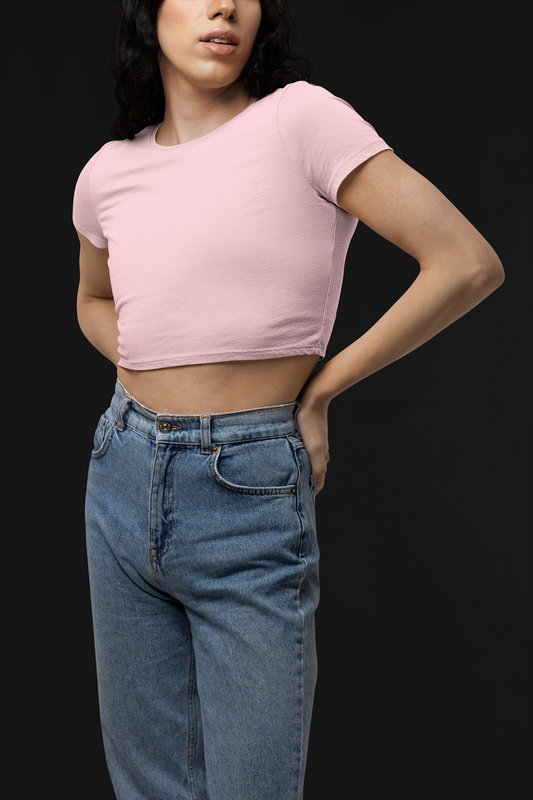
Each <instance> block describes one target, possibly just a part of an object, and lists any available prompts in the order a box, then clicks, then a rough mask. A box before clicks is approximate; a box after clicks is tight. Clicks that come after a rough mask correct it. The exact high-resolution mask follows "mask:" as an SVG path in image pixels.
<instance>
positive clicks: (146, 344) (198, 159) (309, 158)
mask: <svg viewBox="0 0 533 800" xmlns="http://www.w3.org/2000/svg"><path fill="white" fill-rule="evenodd" d="M159 124H160V123H159ZM159 124H157V125H150V126H148V127H146V128H144V129H143V130H142V131H141V132H140V133H138V134H137V135H136V136H135V138H134V139H133V140H129V139H124V140H117V141H110V142H107V143H106V144H104V145H103V146H102V147H101V148H100V150H98V152H96V153H95V154H94V155H93V156H92V158H91V159H90V160H89V161H88V162H87V164H86V165H85V167H84V168H83V170H82V171H81V173H80V176H79V178H78V181H77V183H76V187H75V190H74V201H73V216H72V218H73V222H74V226H75V228H76V229H77V230H78V231H79V232H80V233H82V234H83V235H84V236H86V237H87V238H88V239H89V240H90V241H91V242H92V243H93V244H94V245H96V247H100V248H106V247H107V248H109V260H108V264H109V272H110V279H111V286H112V289H113V297H114V300H115V307H116V311H117V314H118V328H119V354H120V360H119V362H118V363H119V365H120V366H122V367H126V368H128V369H134V370H143V369H158V368H161V367H172V366H179V365H181V364H205V363H210V362H215V361H239V360H245V359H250V360H252V359H262V358H278V357H280V356H293V355H305V354H319V355H320V359H323V358H324V355H325V353H326V347H327V344H328V341H329V338H330V335H331V331H332V329H333V323H334V320H335V316H336V313H337V307H338V302H339V297H340V291H341V285H342V279H343V273H344V263H345V259H346V253H347V250H348V246H349V244H350V240H351V238H352V236H353V234H354V232H355V228H356V226H357V222H358V220H357V218H356V217H354V216H352V215H351V214H348V213H346V212H345V211H343V210H342V209H341V208H339V206H337V205H336V199H337V189H338V188H339V185H340V184H341V183H342V181H343V179H344V178H345V177H346V176H347V175H348V174H349V173H350V172H351V171H352V170H353V169H354V168H355V167H356V166H357V165H358V164H361V163H362V162H363V161H366V160H367V159H368V158H370V157H371V156H373V155H375V154H376V153H379V152H380V151H381V150H391V149H392V148H390V147H389V146H388V145H387V144H385V142H384V141H383V139H381V138H380V137H379V136H378V135H377V133H376V131H375V130H374V128H373V127H372V126H371V125H370V124H369V123H368V122H365V120H363V119H362V117H360V116H359V114H357V112H356V111H355V110H354V109H353V108H352V106H351V105H349V103H347V102H346V101H345V100H342V99H341V98H339V97H336V96H335V95H333V94H332V93H331V92H329V91H328V90H327V89H325V88H323V87H322V86H317V85H314V84H310V83H307V82H306V81H297V82H296V83H290V84H287V85H286V86H284V87H283V88H279V89H277V90H276V91H274V92H272V93H271V94H269V95H267V96H266V97H263V98H262V99H261V100H258V101H256V102H254V103H252V105H251V106H248V107H247V108H246V109H245V110H244V111H242V112H241V113H240V114H238V115H237V116H236V117H233V119H231V120H229V121H228V122H226V123H224V124H223V125H221V126H220V127H218V128H216V129H215V130H214V131H212V132H211V133H208V134H206V135H205V136H200V137H199V138H197V139H194V140H192V141H190V142H185V143H183V144H178V145H174V146H168V147H167V146H163V145H160V144H158V143H157V142H156V140H155V134H156V132H157V129H158V127H159Z"/></svg>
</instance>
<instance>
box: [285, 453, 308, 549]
mask: <svg viewBox="0 0 533 800" xmlns="http://www.w3.org/2000/svg"><path fill="white" fill-rule="evenodd" d="M287 441H288V442H289V446H290V448H291V452H292V455H293V458H294V461H295V463H296V469H297V471H298V477H297V478H296V513H297V514H298V519H299V520H300V538H299V541H298V558H302V551H303V544H304V535H305V521H304V518H303V516H302V514H301V513H300V502H301V499H302V498H301V488H300V486H301V480H300V479H301V477H302V471H301V469H300V459H299V458H298V455H297V451H298V450H302V448H303V446H304V445H303V442H302V444H294V443H293V442H291V440H290V439H289V437H287ZM304 560H305V559H304ZM306 563H307V562H306Z"/></svg>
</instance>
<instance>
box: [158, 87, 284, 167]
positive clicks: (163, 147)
mask: <svg viewBox="0 0 533 800" xmlns="http://www.w3.org/2000/svg"><path fill="white" fill-rule="evenodd" d="M277 91H278V90H277V89H276V90H275V91H274V92H271V93H270V94H267V95H265V96H264V97H261V99H260V100H254V102H253V103H250V105H249V106H246V108H244V109H243V110H242V111H239V113H238V114H235V116H234V117H232V118H231V119H228V120H227V122H223V123H222V125H219V126H218V128H215V130H214V131H210V132H209V133H204V135H203V136H197V137H196V139H191V141H190V142H183V143H182V144H159V143H158V142H156V140H155V137H156V134H157V131H158V130H159V128H160V127H161V125H162V124H163V120H161V122H158V123H156V125H154V126H153V127H152V131H151V133H150V145H151V146H152V147H153V148H154V150H159V151H160V152H164V153H168V152H172V151H176V150H177V149H179V150H182V149H183V148H184V147H190V146H191V145H194V144H198V143H199V142H203V141H204V140H205V139H209V138H210V137H211V136H214V135H215V134H216V133H218V132H219V131H221V130H222V128H226V127H227V126H228V125H231V123H232V122H235V120H237V119H240V118H241V117H242V116H243V115H244V114H246V112H247V111H250V109H252V108H255V107H256V106H257V105H258V104H259V103H262V101H263V100H266V99H267V98H268V97H272V95H273V94H275V92H277Z"/></svg>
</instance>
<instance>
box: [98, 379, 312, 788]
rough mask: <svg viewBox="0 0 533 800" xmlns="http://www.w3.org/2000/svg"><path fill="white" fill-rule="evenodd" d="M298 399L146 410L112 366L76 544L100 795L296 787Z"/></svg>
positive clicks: (301, 748)
mask: <svg viewBox="0 0 533 800" xmlns="http://www.w3.org/2000/svg"><path fill="white" fill-rule="evenodd" d="M299 408H300V404H299V403H298V402H296V401H295V402H294V403H287V404H284V405H277V406H266V407H264V408H256V409H248V410H244V411H236V412H233V413H227V414H202V415H191V416H185V415H181V416H177V415H169V414H159V413H156V412H155V411H152V410H150V409H148V408H146V407H145V406H143V405H141V403H139V402H138V401H137V400H135V399H134V398H133V397H131V396H130V395H128V393H127V392H126V390H125V388H124V387H123V385H122V384H121V383H120V381H118V380H117V383H116V389H115V394H114V396H113V398H112V401H111V405H110V407H109V408H108V409H107V411H106V412H105V413H104V414H103V415H102V417H101V418H100V420H99V422H98V426H97V429H96V432H95V435H94V450H93V452H92V454H91V459H90V466H89V474H88V483H87V496H86V525H87V553H88V563H89V578H90V588H91V603H92V613H93V623H94V638H95V650H96V664H97V678H98V693H99V703H100V717H101V723H102V734H103V741H104V747H105V753H106V759H107V764H108V768H109V772H110V775H111V780H112V783H113V786H114V789H115V793H116V796H117V798H118V800H182V799H183V800H185V798H186V799H187V800H302V798H303V783H304V775H305V767H306V758H307V748H308V741H309V731H310V725H311V713H312V707H313V697H314V690H315V684H316V679H317V657H316V646H315V618H314V612H315V609H316V607H317V605H318V602H319V547H318V541H317V535H316V521H315V489H314V486H313V478H312V475H311V462H310V459H309V454H308V453H307V451H306V449H305V447H304V444H303V441H302V437H301V435H300V432H299V430H298V425H297V421H296V415H297V413H298V410H299Z"/></svg>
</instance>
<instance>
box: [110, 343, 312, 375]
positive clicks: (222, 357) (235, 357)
mask: <svg viewBox="0 0 533 800" xmlns="http://www.w3.org/2000/svg"><path fill="white" fill-rule="evenodd" d="M325 353H326V350H325V348H322V347H320V346H319V345H314V346H311V347H287V348H283V349H278V348H275V349H274V348H271V349H261V350H237V351H233V350H227V351H225V352H222V353H194V354H191V355H187V356H183V355H180V356H168V357H167V358H155V359H151V360H149V361H128V360H127V359H125V358H121V359H120V361H119V362H118V366H119V367H124V368H125V369H133V370H147V369H164V368H165V367H181V366H184V365H186V364H210V363H216V362H219V361H253V360H256V359H257V360H260V359H266V358H284V357H287V356H306V355H309V356H312V355H317V356H320V360H322V359H323V358H324V355H325Z"/></svg>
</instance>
